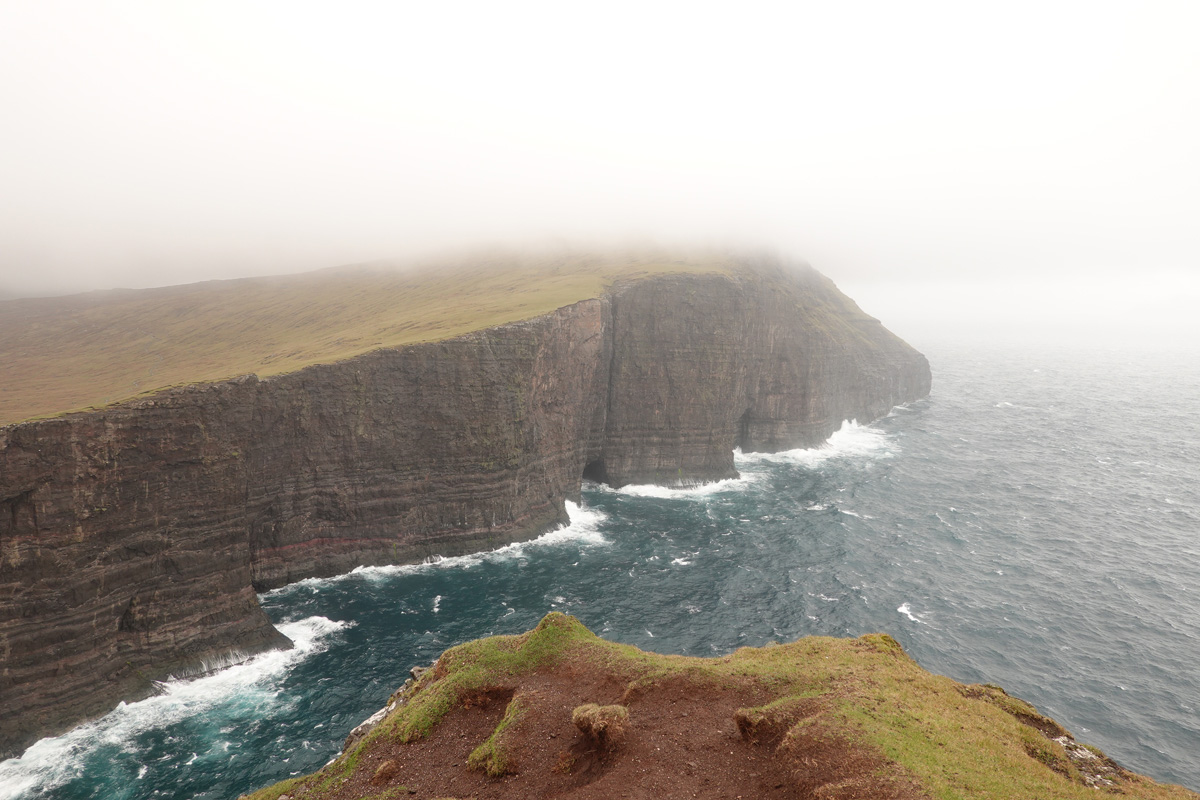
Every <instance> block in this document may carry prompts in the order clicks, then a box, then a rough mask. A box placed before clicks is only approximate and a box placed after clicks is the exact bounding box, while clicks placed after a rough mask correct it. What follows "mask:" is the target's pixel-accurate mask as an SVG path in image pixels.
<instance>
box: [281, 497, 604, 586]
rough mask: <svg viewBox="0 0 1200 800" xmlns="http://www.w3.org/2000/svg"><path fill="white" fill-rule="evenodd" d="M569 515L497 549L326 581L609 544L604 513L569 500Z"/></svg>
mask: <svg viewBox="0 0 1200 800" xmlns="http://www.w3.org/2000/svg"><path fill="white" fill-rule="evenodd" d="M567 517H568V518H570V520H571V521H570V522H569V523H568V524H566V525H564V526H562V527H561V528H558V529H556V530H553V531H550V532H549V533H543V534H542V535H541V536H539V537H537V538H536V539H531V540H530V541H528V542H514V543H512V544H506V545H504V546H503V547H497V548H496V549H495V550H488V551H485V552H483V553H470V554H468V555H465V556H449V557H446V556H433V557H431V558H427V559H425V560H424V561H423V562H421V563H420V564H403V565H400V566H384V567H355V568H354V569H352V570H350V572H347V573H346V574H344V575H338V576H336V577H333V578H324V579H323V580H326V581H336V580H344V579H345V578H347V577H349V576H358V577H362V578H368V579H372V578H378V579H381V578H387V577H390V576H393V575H411V574H415V573H418V572H423V571H425V570H430V569H470V568H472V567H474V566H477V565H479V564H482V563H484V562H485V561H496V560H506V559H511V558H519V557H521V556H523V555H524V554H525V551H526V550H527V549H528V548H531V547H544V546H546V545H557V544H563V543H565V542H579V543H580V544H585V545H602V544H608V543H609V541H608V539H605V538H604V534H602V533H600V531H599V527H600V523H601V522H603V521H604V519H605V515H604V514H603V513H602V512H600V511H596V510H594V509H590V508H583V507H582V506H579V505H578V504H576V503H572V502H571V501H570V500H568V501H567ZM288 588H290V587H284V589H283V590H280V589H276V590H275V591H284V590H286V589H288Z"/></svg>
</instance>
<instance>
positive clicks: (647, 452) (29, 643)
mask: <svg viewBox="0 0 1200 800" xmlns="http://www.w3.org/2000/svg"><path fill="white" fill-rule="evenodd" d="M351 313H352V312H351ZM929 386H930V373H929V366H928V363H927V362H926V360H925V358H924V357H923V356H921V355H920V354H919V353H917V352H916V351H915V350H913V349H912V348H911V347H909V346H908V345H907V344H905V343H904V342H902V341H901V340H899V339H897V338H896V337H895V336H893V335H892V334H890V333H889V332H888V331H886V330H885V329H884V328H883V327H882V326H881V325H880V324H879V322H878V321H877V320H874V319H873V318H871V317H869V316H867V315H866V314H864V313H862V312H861V311H860V310H859V309H858V308H857V306H855V305H854V303H853V302H852V301H850V300H849V299H848V298H846V297H845V296H844V295H842V294H841V293H840V292H838V291H837V289H836V288H835V287H834V286H833V284H832V283H831V282H829V281H828V280H827V279H826V278H824V277H823V276H821V275H820V274H818V273H816V272H815V271H813V270H811V269H809V268H806V267H797V268H790V269H784V268H781V267H780V266H779V265H777V264H775V263H772V262H769V261H767V262H764V261H761V260H758V261H755V262H753V263H750V262H740V263H737V264H734V265H733V267H732V268H731V269H729V270H726V271H723V272H715V273H714V272H698V273H689V272H687V271H686V270H678V269H677V270H674V271H673V272H671V273H669V274H649V275H646V276H644V277H626V278H621V279H619V280H616V281H615V282H613V283H611V285H609V286H608V287H607V288H606V289H605V290H604V291H601V292H597V293H596V294H595V296H593V297H587V298H584V299H580V300H577V301H575V302H572V303H569V304H567V305H564V306H562V307H559V308H557V309H556V310H553V311H550V312H549V313H543V314H539V315H537V316H533V317H531V318H528V319H522V320H519V321H515V322H510V323H506V324H500V325H494V326H491V327H487V328H483V329H480V330H475V331H471V332H468V333H465V334H462V335H457V336H453V337H450V338H445V339H441V340H437V341H428V342H420V343H414V344H408V345H403V346H396V347H382V348H379V349H375V350H370V351H368V352H364V353H362V354H360V355H356V356H353V357H350V358H346V359H342V360H338V361H336V362H335V363H329V364H316V365H313V366H309V367H305V368H302V369H299V370H297V371H292V372H286V373H283V374H279V375H272V376H268V377H264V378H259V377H256V376H255V375H245V376H241V377H238V378H234V379H231V380H222V381H217V382H213V383H199V384H191V385H185V386H182V387H177V388H172V389H166V390H163V391H158V392H156V393H154V394H151V395H149V396H145V397H139V398H136V399H133V400H129V401H125V402H121V403H117V404H115V405H111V406H108V407H104V408H98V409H95V410H91V411H84V412H77V413H70V414H66V415H63V416H59V417H53V418H48V419H41V420H31V421H26V422H19V423H16V424H12V425H8V426H6V427H3V428H0V652H2V653H3V667H2V669H0V717H2V718H3V719H4V720H5V725H4V726H3V730H2V731H0V752H2V753H5V754H12V753H15V752H18V751H19V750H20V749H22V748H23V747H24V746H26V745H28V744H29V743H30V742H32V741H33V740H35V739H36V738H37V737H39V736H43V735H46V734H49V733H54V732H57V731H61V730H63V729H65V728H66V727H69V726H71V725H73V724H75V723H77V722H79V721H81V720H84V719H86V718H88V717H91V716H95V715H97V714H100V713H102V712H104V711H105V710H106V709H108V708H111V707H112V705H113V704H115V703H116V702H117V701H119V700H121V699H128V698H132V697H137V696H144V695H146V694H147V693H150V692H153V691H154V681H156V680H158V679H161V678H163V677H165V676H167V675H170V674H182V673H187V672H188V671H197V670H203V669H206V668H209V667H211V666H212V665H214V664H220V663H228V661H229V660H231V659H237V658H241V657H244V656H245V655H247V654H250V653H253V652H256V651H259V650H262V649H265V648H271V647H281V646H283V647H286V646H288V642H287V641H286V639H285V638H284V637H283V636H282V635H281V634H279V633H278V632H277V631H276V630H275V629H274V628H273V627H272V625H271V623H270V621H269V620H268V619H267V617H266V615H265V614H264V613H263V611H262V610H261V608H260V607H259V605H258V601H257V596H256V591H262V590H265V589H269V588H272V587H277V586H281V585H283V584H286V583H288V582H290V581H295V580H299V579H303V578H307V577H313V576H324V575H332V574H337V573H339V572H343V571H345V570H347V569H351V568H353V567H355V566H358V565H360V564H384V563H405V562H412V561H417V560H420V559H422V558H424V557H426V556H430V555H433V554H443V555H449V554H454V553H463V552H468V551H474V550H480V549H484V548H490V547H495V546H498V545H500V544H503V543H506V542H510V541H514V540H518V539H524V538H529V537H532V536H535V535H537V534H538V533H540V532H542V531H545V530H547V529H548V528H551V527H553V526H554V525H556V524H558V523H561V522H565V520H566V516H565V509H564V501H565V500H566V499H570V498H575V497H577V496H578V493H579V490H580V485H581V480H582V479H583V477H584V476H585V475H586V476H588V477H592V478H595V479H597V480H602V481H605V482H608V483H610V484H612V485H614V486H616V485H623V484H627V483H642V482H659V483H670V482H679V481H682V482H694V481H706V480H714V479H719V478H723V477H729V476H732V475H734V474H736V473H735V470H734V466H733V457H732V451H733V449H734V448H735V447H743V448H744V449H747V450H784V449H790V448H795V447H805V446H813V445H816V444H818V443H820V442H821V441H823V440H824V439H826V438H827V437H828V436H829V435H830V434H831V433H832V432H833V431H834V430H835V429H836V428H837V427H838V426H839V425H840V424H841V422H842V420H843V419H850V418H854V419H858V420H859V421H866V420H869V419H875V418H878V417H879V416H882V415H883V414H886V413H887V411H888V410H889V409H890V408H891V407H892V406H894V405H896V404H899V403H903V402H907V401H911V400H915V399H918V398H920V397H923V396H924V395H926V394H927V393H928V391H929Z"/></svg>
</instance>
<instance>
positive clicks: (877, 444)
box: [733, 420, 897, 470]
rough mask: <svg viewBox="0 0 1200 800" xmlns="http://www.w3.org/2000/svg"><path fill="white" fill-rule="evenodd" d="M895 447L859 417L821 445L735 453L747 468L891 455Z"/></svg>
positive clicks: (810, 465) (805, 464) (807, 465)
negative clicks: (779, 451)
mask: <svg viewBox="0 0 1200 800" xmlns="http://www.w3.org/2000/svg"><path fill="white" fill-rule="evenodd" d="M896 450H897V447H896V443H895V442H894V441H892V440H891V439H889V438H888V436H887V434H886V433H885V432H884V431H882V430H880V429H879V428H872V427H871V426H869V425H859V424H858V422H857V421H856V420H845V421H844V422H842V427H841V428H839V429H838V430H836V431H834V433H833V435H832V436H830V437H829V441H827V442H825V444H823V445H821V446H819V447H810V448H800V449H797V450H784V451H783V452H781V453H743V452H742V451H741V450H734V451H733V456H734V463H735V464H737V467H738V469H739V470H744V469H745V468H746V467H751V466H753V465H754V464H761V463H770V464H799V465H801V466H805V467H817V466H820V465H821V464H824V463H825V462H826V461H829V460H830V459H834V458H891V457H892V455H893V454H894V453H895V452H896Z"/></svg>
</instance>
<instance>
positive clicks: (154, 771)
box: [0, 339, 1200, 800]
mask: <svg viewBox="0 0 1200 800" xmlns="http://www.w3.org/2000/svg"><path fill="white" fill-rule="evenodd" d="M919 346H921V348H922V349H923V350H924V351H925V352H926V354H927V355H928V356H929V358H930V361H931V363H932V367H933V374H934V389H933V393H932V395H931V397H930V398H929V399H927V400H923V401H920V402H918V403H914V404H912V405H910V406H907V407H903V408H898V409H896V410H895V411H894V412H893V413H892V414H891V416H889V417H887V418H886V419H884V420H881V421H879V422H877V423H875V424H873V425H867V426H860V425H856V424H851V423H848V424H846V425H845V426H844V427H843V428H842V430H841V431H839V432H838V433H837V434H835V435H834V437H833V438H832V440H831V441H830V443H829V445H828V446H826V447H824V448H819V449H816V450H800V451H792V452H789V453H780V454H775V455H757V454H739V455H738V458H737V464H738V468H739V470H740V471H741V473H742V477H741V478H739V479H737V480H730V481H722V482H720V483H718V484H712V485H708V486H704V487H699V488H693V489H663V488H660V487H626V488H625V489H622V490H620V491H613V490H611V489H609V488H607V487H604V486H597V485H593V484H589V485H586V486H585V489H584V493H583V504H582V506H579V507H572V508H571V518H572V523H571V525H570V526H569V527H568V528H566V529H564V530H561V531H557V532H554V533H551V534H547V535H545V536H543V537H542V538H540V539H538V540H536V541H535V542H530V543H523V544H517V545H511V546H508V547H505V548H502V549H501V550H498V551H496V552H493V553H487V554H480V555H474V556H465V557H458V558H451V559H445V560H442V561H438V562H436V563H430V564H424V565H418V566H407V567H390V568H371V569H360V570H356V571H354V572H352V573H350V574H348V575H345V576H341V577H337V578H332V579H326V580H309V581H302V582H300V583H297V584H294V585H292V586H288V587H285V588H283V589H279V590H276V591H273V592H270V593H268V594H266V595H264V597H263V601H264V604H265V606H266V608H267V610H268V613H269V614H270V615H271V617H272V618H273V619H274V620H275V621H276V623H277V624H278V625H279V626H280V628H281V629H282V630H283V631H284V632H285V633H286V634H287V635H289V636H290V637H292V639H293V640H294V641H295V642H296V644H297V647H296V649H295V650H292V651H290V652H287V653H271V654H267V655H263V656H260V657H258V658H256V659H254V660H252V661H251V662H248V663H246V664H242V665H238V666H235V667H231V668H228V669H225V670H221V671H218V672H216V673H215V674H212V675H209V676H207V677H204V678H201V679H198V680H194V681H190V682H184V681H178V682H172V683H170V684H169V685H168V691H167V693H166V694H164V695H163V696H161V697H156V698H152V699H149V700H146V701H143V702H140V703H134V704H130V705H125V706H122V707H120V708H118V709H117V710H116V711H114V712H113V713H111V714H109V715H108V716H107V717H105V718H103V719H101V720H99V721H97V722H94V723H90V724H87V725H84V726H81V727H80V728H77V729H75V730H74V731H72V732H70V733H68V734H66V735H64V736H61V737H58V738H55V739H47V740H43V741H41V742H39V743H38V744H36V745H34V746H33V747H32V748H31V749H30V750H29V751H28V752H27V753H26V754H25V756H24V757H22V758H20V759H10V760H8V761H6V762H3V763H0V798H3V799H4V800H12V799H15V798H22V799H24V798H43V797H48V798H64V799H66V798H72V799H74V798H106V799H108V798H130V799H132V798H192V797H198V798H231V799H232V798H235V797H237V796H238V795H239V794H240V793H242V792H245V791H248V790H251V789H254V788H257V787H260V786H263V785H265V784H268V783H271V782H274V781H277V780H280V779H283V778H286V777H289V776H291V775H295V774H299V773H303V772H310V771H313V770H315V769H318V768H319V767H320V766H321V765H323V764H324V763H325V762H327V761H328V760H329V759H330V758H332V757H333V756H334V755H335V754H336V753H337V751H338V749H339V748H340V745H341V742H342V740H343V739H344V738H345V736H346V734H347V733H348V732H349V730H350V729H351V728H353V727H354V726H355V725H356V724H357V723H358V722H359V721H361V720H362V719H364V718H365V717H367V716H369V715H370V714H371V713H372V712H374V711H375V710H376V709H378V708H379V707H380V706H382V705H383V704H384V703H385V702H386V700H387V697H388V695H389V694H390V693H391V692H392V691H393V690H394V689H395V688H396V687H397V686H399V685H400V684H401V683H402V682H403V680H404V678H405V677H406V676H407V672H408V668H409V667H410V666H412V665H415V664H428V663H430V662H432V661H433V660H434V659H435V658H436V657H437V655H438V654H439V653H440V652H441V651H442V650H444V649H445V648H447V647H449V646H452V645H454V644H457V643H459V642H462V641H465V640H468V639H472V638H475V637H479V636H484V635H489V634H499V633H517V632H520V631H524V630H526V629H528V628H530V627H532V626H533V625H534V624H536V622H537V620H538V619H540V618H541V617H542V616H543V615H544V614H545V613H547V612H549V611H553V610H557V611H563V612H566V613H570V614H574V615H576V616H577V617H579V618H580V619H581V620H582V621H583V622H584V623H585V624H586V625H588V626H589V627H590V628H591V629H592V630H594V631H595V632H597V633H598V634H600V635H601V636H604V637H606V638H610V639H614V640H618V641H622V642H628V643H631V644H635V645H638V646H639V647H643V648H646V649H650V650H655V651H657V652H664V653H684V654H689V655H697V656H707V655H719V654H724V653H728V652H730V651H731V650H733V649H734V648H737V647H740V646H743V645H762V644H764V643H766V642H769V641H772V640H791V639H795V638H797V637H800V636H806V635H813V634H817V635H833V636H857V635H860V634H863V633H867V632H871V631H885V632H887V633H890V634H891V635H892V636H894V637H895V638H896V639H897V640H899V641H900V643H901V644H902V645H903V646H904V647H905V649H906V650H907V651H908V652H909V654H910V655H912V656H913V657H914V658H915V659H916V660H917V661H918V662H919V663H920V664H921V665H922V666H924V667H925V668H927V669H929V670H932V671H934V672H938V673H943V674H946V675H949V676H951V677H953V678H955V679H957V680H960V681H964V682H989V683H996V684H999V685H1001V686H1003V687H1004V688H1005V689H1006V690H1007V691H1009V693H1011V694H1014V695H1017V696H1019V697H1022V698H1024V699H1026V700H1028V701H1030V702H1032V703H1033V704H1034V705H1036V706H1037V707H1038V708H1039V710H1041V711H1042V712H1043V713H1045V714H1047V715H1049V716H1052V717H1054V718H1055V719H1057V720H1058V721H1059V722H1060V723H1062V724H1063V725H1064V726H1065V727H1066V728H1068V729H1069V730H1070V731H1071V732H1072V733H1073V734H1074V735H1075V736H1076V737H1077V738H1078V739H1079V740H1080V741H1083V742H1087V743H1089V744H1093V745H1096V746H1098V747H1100V748H1101V749H1103V750H1104V751H1105V752H1106V753H1107V754H1108V755H1109V756H1111V757H1112V758H1114V759H1115V760H1116V761H1117V762H1118V763H1120V764H1121V765H1123V766H1125V767H1127V768H1130V769H1133V770H1135V771H1138V772H1143V773H1146V774H1148V775H1150V776H1151V777H1153V778H1156V779H1158V780H1160V781H1168V782H1176V783H1182V784H1184V785H1186V786H1188V787H1190V788H1192V789H1200V764H1198V763H1197V760H1196V758H1195V754H1196V753H1200V721H1198V720H1200V716H1198V713H1197V712H1198V711H1200V677H1198V673H1197V671H1196V668H1195V665H1196V664H1197V663H1200V540H1198V538H1197V535H1196V533H1197V531H1198V530H1200V485H1198V484H1197V481H1196V479H1195V478H1196V475H1197V474H1200V420H1198V419H1197V417H1196V415H1195V401H1196V399H1197V398H1198V397H1200V367H1198V366H1197V362H1196V360H1195V358H1194V357H1192V358H1189V357H1187V356H1184V355H1167V354H1163V353H1151V352H1150V351H1149V350H1147V351H1145V352H1140V353H1139V352H1133V351H1129V352H1119V351H1113V350H1104V351H1101V350H1091V351H1088V350H1078V349H1074V350H1072V349H1059V350H1056V349H1054V348H1053V347H1050V346H1046V347H1036V346H1021V347H1016V346H1009V347H1007V348H1006V347H1005V346H1001V345H995V346H991V347H985V348H980V347H966V346H963V345H960V344H956V343H954V342H952V341H950V340H949V339H947V340H946V341H943V342H938V341H936V340H935V341H934V342H933V343H932V344H930V343H926V342H922V343H920V345H919Z"/></svg>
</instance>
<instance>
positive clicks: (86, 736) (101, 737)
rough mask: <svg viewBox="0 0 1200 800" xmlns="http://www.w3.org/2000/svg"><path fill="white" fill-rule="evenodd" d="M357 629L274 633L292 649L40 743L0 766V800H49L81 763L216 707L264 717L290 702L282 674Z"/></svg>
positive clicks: (183, 683)
mask: <svg viewBox="0 0 1200 800" xmlns="http://www.w3.org/2000/svg"><path fill="white" fill-rule="evenodd" d="M354 624H355V623H353V622H338V621H335V620H331V619H327V618H325V617H308V618H307V619H302V620H299V621H296V622H288V623H284V624H281V625H278V626H277V627H278V629H279V630H280V632H281V633H283V634H284V635H285V636H287V637H288V638H289V639H291V640H292V643H293V644H294V645H295V646H294V647H293V648H292V649H291V650H272V651H269V652H266V653H261V654H259V655H256V656H252V657H250V658H248V659H246V660H244V661H242V662H241V663H238V664H235V665H233V666H229V667H226V668H224V669H220V670H219V671H217V672H213V673H211V674H206V675H204V676H202V677H199V678H192V679H186V678H177V679H171V680H168V681H166V682H164V683H162V684H160V687H161V689H162V694H160V695H157V696H155V697H149V698H147V699H145V700H139V701H137V702H135V703H121V704H120V705H118V706H117V707H116V708H115V709H113V710H112V711H110V712H109V713H108V714H105V715H104V716H103V717H101V718H100V719H97V720H95V721H93V722H88V723H84V724H83V725H79V726H78V727H76V728H73V729H72V730H70V731H68V732H67V733H64V734H62V735H61V736H54V737H49V738H46V739H42V740H40V741H38V742H36V743H34V744H33V745H32V746H30V747H29V749H28V750H26V751H25V754H24V755H22V756H21V757H19V758H12V759H8V760H7V761H3V762H0V800H32V798H37V797H46V796H48V792H50V791H52V790H54V789H55V788H57V787H59V786H62V785H63V784H65V783H66V782H67V781H70V780H72V779H74V778H78V777H79V776H80V775H81V774H82V773H83V771H84V767H85V764H86V762H88V761H89V760H92V759H95V758H97V757H99V758H103V757H104V756H103V754H104V752H105V751H115V752H121V751H126V750H130V749H134V748H135V747H136V745H135V744H134V740H135V739H137V738H138V737H139V736H141V735H143V734H145V733H147V732H149V731H152V730H155V729H161V728H163V727H165V726H167V725H170V724H172V723H176V722H181V721H184V720H187V719H189V718H194V717H199V716H202V715H211V714H213V712H214V711H217V709H218V707H220V706H230V705H236V706H239V708H238V709H237V710H236V711H234V712H233V713H231V710H230V709H225V710H223V711H220V712H218V714H219V715H220V716H224V717H228V716H233V715H235V714H236V713H238V712H240V713H241V714H243V715H245V714H264V713H266V712H267V711H269V709H270V708H271V707H273V706H276V705H278V704H280V703H284V702H288V701H287V700H285V699H283V698H281V696H280V693H279V683H280V680H281V679H282V678H283V677H284V676H285V675H286V674H287V672H288V671H289V670H290V669H291V668H292V667H294V666H295V665H296V664H298V663H300V662H301V661H303V660H304V659H306V658H308V657H310V656H312V655H314V654H316V653H320V652H322V651H323V650H325V649H327V648H328V647H329V645H330V643H331V642H332V641H333V639H334V638H335V636H336V635H337V634H338V633H339V632H340V631H343V630H345V629H346V628H349V627H352V626H353V625H354ZM194 759H195V754H193V760H194ZM105 760H107V759H105ZM143 775H144V772H143V773H142V774H140V775H139V776H138V778H139V779H140V778H141V777H142V776H143Z"/></svg>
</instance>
